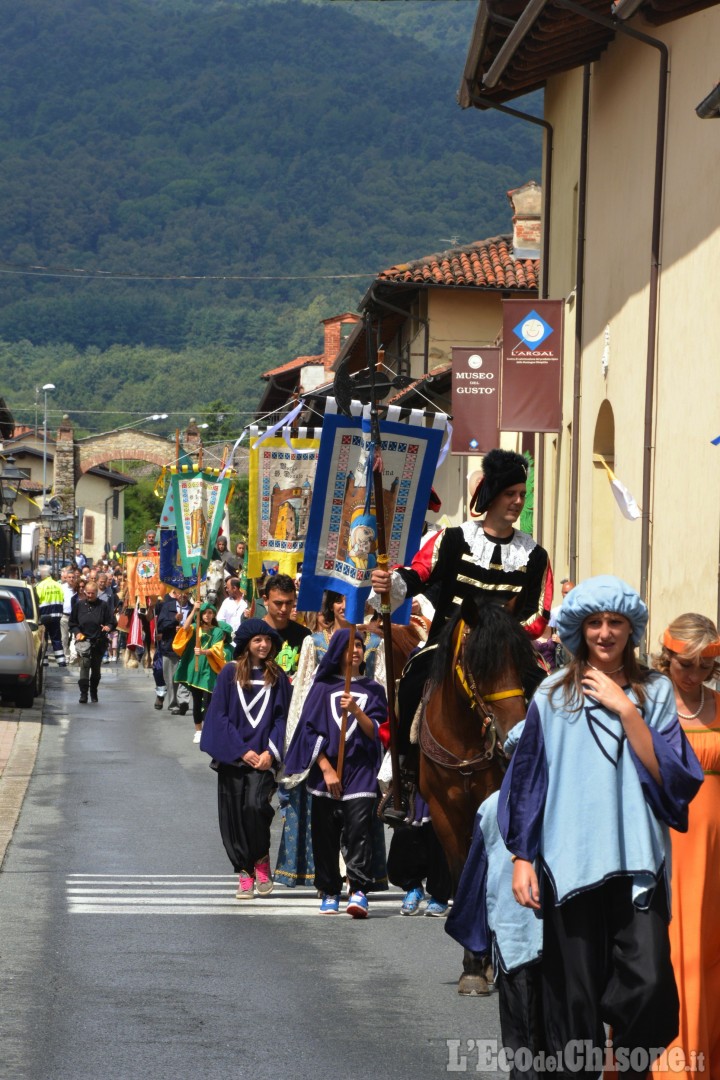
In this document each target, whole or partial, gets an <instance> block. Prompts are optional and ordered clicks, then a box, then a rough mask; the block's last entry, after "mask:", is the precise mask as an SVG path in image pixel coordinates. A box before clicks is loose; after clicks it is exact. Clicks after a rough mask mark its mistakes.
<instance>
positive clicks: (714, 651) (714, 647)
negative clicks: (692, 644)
mask: <svg viewBox="0 0 720 1080" xmlns="http://www.w3.org/2000/svg"><path fill="white" fill-rule="evenodd" d="M663 645H664V646H665V648H666V649H670V651H671V652H674V653H680V654H682V653H684V652H685V651H686V650H687V647H688V643H687V641H678V640H677V638H674V637H671V636H670V631H669V630H666V631H665V633H664V634H663ZM700 656H702V657H708V658H709V657H712V656H720V641H711V642H710V644H709V645H706V646H705V648H704V649H703V651H702V652H701V653H700Z"/></svg>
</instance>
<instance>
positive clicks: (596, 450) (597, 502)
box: [590, 401, 616, 575]
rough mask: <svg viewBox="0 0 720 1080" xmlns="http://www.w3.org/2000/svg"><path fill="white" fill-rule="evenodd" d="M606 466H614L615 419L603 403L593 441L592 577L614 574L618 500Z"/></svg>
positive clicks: (608, 403)
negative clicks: (614, 494)
mask: <svg viewBox="0 0 720 1080" xmlns="http://www.w3.org/2000/svg"><path fill="white" fill-rule="evenodd" d="M603 462H605V463H606V464H607V465H609V466H610V468H611V469H612V468H614V465H615V417H614V415H613V410H612V405H611V404H610V402H609V401H603V403H602V405H601V406H600V408H599V410H598V415H597V420H596V421H595V436H594V438H593V487H592V527H591V530H592V531H591V539H590V543H591V574H592V575H595V574H612V573H614V571H615V542H614V523H615V509H616V508H615V499H614V497H613V493H612V489H611V487H610V484H609V483H608V478H607V473H606V471H605V466H604V465H603Z"/></svg>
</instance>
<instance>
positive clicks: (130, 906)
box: [65, 873, 402, 918]
mask: <svg viewBox="0 0 720 1080" xmlns="http://www.w3.org/2000/svg"><path fill="white" fill-rule="evenodd" d="M236 888H237V879H236V877H235V876H228V875H227V874H209V875H198V876H194V875H190V874H173V875H170V874H167V875H163V874H148V875H143V874H79V873H76V874H68V875H67V878H66V882H65V891H66V900H67V909H68V912H69V913H70V914H73V915H236V914H240V915H254V916H257V915H275V916H278V915H279V916H288V917H291V918H294V917H308V916H315V915H316V914H317V912H318V905H319V901H318V897H317V893H316V890H315V889H313V888H308V887H298V888H295V889H287V888H285V886H282V885H280V886H276V888H275V890H274V892H273V893H272V894H271V895H269V896H263V897H255V898H254V899H249V900H247V899H245V900H237V899H236V897H235V890H236ZM401 896H402V893H401V892H399V891H398V890H393V891H391V892H387V893H380V894H375V895H373V894H371V895H370V910H371V913H374V914H377V915H383V916H384V917H387V916H388V915H393V914H398V913H399V900H400V898H401ZM341 911H342V904H341Z"/></svg>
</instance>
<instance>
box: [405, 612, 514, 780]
mask: <svg viewBox="0 0 720 1080" xmlns="http://www.w3.org/2000/svg"><path fill="white" fill-rule="evenodd" d="M468 630H469V627H468V626H467V625H466V623H465V620H464V619H460V621H459V622H458V625H457V641H456V644H455V652H454V655H453V669H454V673H455V675H456V676H457V679H458V682H459V683H460V685H461V686H462V688H463V690H464V691H465V693H466V694H467V697H468V701H469V704H470V708H471V710H472V711H477V712H479V713H480V715H481V716H482V718H483V722H482V729H481V732H480V735H481V738H482V739H483V741H485V740H486V739H488V745H487V747H486V749H485V750H484V751H483V752H482V753H480V754H476V755H475V757H472V758H461V757H459V756H458V755H457V754H453V753H452V751H450V750H448V749H447V748H446V747H444V746H443V745H442V743H439V742H438V741H437V739H436V738H435V736H434V735H433V734H432V732H431V731H430V728H429V727H428V723H427V718H426V714H425V708H424V706H425V705H426V704H427V700H428V699H427V697H426V696H425V695H423V702H422V705H423V709H422V722H421V724H420V732H419V743H420V748H421V750H422V751H423V753H424V754H425V755H426V756H427V757H428V758H429V759H430V760H431V761H433V762H434V763H435V764H436V765H440V766H441V767H442V768H445V769H455V770H457V771H458V772H460V773H461V774H462V775H463V776H465V777H469V776H470V775H472V773H473V772H475V771H478V770H481V769H487V768H489V767H490V765H491V763H492V760H493V758H494V757H495V756H496V755H497V758H498V760H499V762H500V764H506V762H505V759H504V756H503V754H502V747H501V746H500V744H499V741H498V730H497V718H496V716H495V713H494V712H493V711H492V709H489V708H488V707H487V702H493V701H504V700H506V699H508V698H513V697H524V696H525V691H524V690H523V689H522V687H513V688H512V689H510V690H499V691H497V692H496V693H494V694H484V695H483V694H481V693H480V692H479V690H478V688H477V685H476V683H475V679H474V677H473V675H472V672H469V671H466V669H465V665H464V663H463V657H462V652H463V645H464V641H465V637H466V636H467V633H468Z"/></svg>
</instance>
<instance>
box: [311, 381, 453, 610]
mask: <svg viewBox="0 0 720 1080" xmlns="http://www.w3.org/2000/svg"><path fill="white" fill-rule="evenodd" d="M334 406H335V402H334V401H333V399H332V398H329V399H328V401H327V406H326V411H325V419H324V422H323V427H322V438H321V440H320V453H319V455H318V464H317V476H316V478H315V492H316V495H315V497H314V498H313V501H312V505H311V507H310V522H309V525H308V534H307V540H306V543H305V561H304V562H303V569H302V579H301V583H300V594H299V596H298V609H299V610H300V611H319V609H320V607H321V604H322V595H323V591H324V590H325V589H333V590H335V591H336V592H340V593H343V594H344V595H345V596H346V597H347V603H346V607H345V618H346V619H347V620H348V622H350V623H361V622H363V621H364V616H365V603H366V601H367V598H368V596H369V595H370V576H371V574H372V571H373V568H374V567H375V566H376V565H377V524H376V514H375V499H374V490H373V488H374V485H373V471H374V470H377V469H380V470H381V471H382V478H383V502H384V508H385V530H386V531H385V539H386V542H387V554H388V557H389V563H390V566H405V565H406V564H407V562H409V560H410V559H411V558H412V556H413V555H414V554H415V553H416V551H417V549H418V547H419V546H420V538H421V534H422V527H423V523H424V521H425V514H426V511H427V506H428V501H429V499H430V491H431V488H432V481H433V476H434V474H435V469H436V466H437V462H438V457H439V455H440V449H441V443H442V440H443V433H444V431H445V425H446V419H447V418H446V416H445V414H444V413H438V414H437V416H436V417H435V421H434V426H433V427H431V428H429V427H426V426H425V423H424V417H423V413H422V411H421V410H419V409H418V410H415V411H413V412H411V414H410V417H409V420H408V422H407V423H405V422H401V420H400V409H399V408H397V407H393V406H391V407H390V408H389V409H388V415H387V419H385V420H383V421H382V424H381V431H380V443H381V445H380V446H379V447H375V446H374V444H373V443H372V441H371V437H370V412H369V406H367V405H366V406H365V407H364V408H363V406H362V405H361V404H360V403H359V402H353V406H352V411H353V415H352V416H350V417H347V416H338V415H337V413H336V412H335V411H334ZM409 617H410V601H409V600H408V601H407V602H406V603H405V604H403V605H402V606H401V607H400V608H398V609H397V610H396V611H395V612H393V621H394V622H398V623H407V621H408V619H409Z"/></svg>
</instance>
